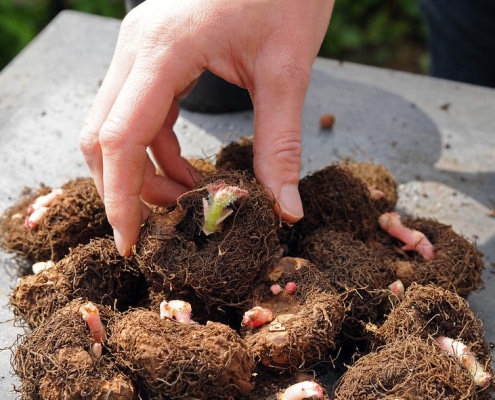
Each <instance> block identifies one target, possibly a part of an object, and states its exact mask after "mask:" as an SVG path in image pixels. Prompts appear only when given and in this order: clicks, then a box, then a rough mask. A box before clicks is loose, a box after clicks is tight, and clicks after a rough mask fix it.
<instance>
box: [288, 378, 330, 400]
mask: <svg viewBox="0 0 495 400" xmlns="http://www.w3.org/2000/svg"><path fill="white" fill-rule="evenodd" d="M311 397H316V398H318V399H321V398H322V397H323V388H322V387H321V386H320V385H319V384H318V383H316V382H311V381H304V382H299V383H296V384H295V385H292V386H289V387H288V388H287V389H285V391H284V394H283V395H282V400H302V399H309V398H311Z"/></svg>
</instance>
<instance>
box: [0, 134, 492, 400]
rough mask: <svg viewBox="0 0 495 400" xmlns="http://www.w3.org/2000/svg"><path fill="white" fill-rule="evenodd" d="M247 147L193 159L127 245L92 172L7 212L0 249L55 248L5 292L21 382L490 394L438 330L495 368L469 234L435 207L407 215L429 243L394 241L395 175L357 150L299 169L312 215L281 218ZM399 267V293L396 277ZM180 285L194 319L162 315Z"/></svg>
mask: <svg viewBox="0 0 495 400" xmlns="http://www.w3.org/2000/svg"><path fill="white" fill-rule="evenodd" d="M252 157H253V153H252V141H250V140H249V139H243V140H242V141H240V142H238V143H232V144H230V145H229V146H227V147H226V148H225V149H223V151H222V152H221V153H220V154H219V155H218V157H217V164H211V163H210V162H209V161H205V162H200V161H201V160H195V161H194V163H195V165H197V166H198V168H199V169H201V171H202V173H203V176H204V179H203V180H201V181H199V182H197V185H196V187H195V188H194V189H193V190H192V191H190V192H188V193H186V194H184V195H183V196H181V197H180V198H179V199H178V200H177V202H176V203H175V204H173V205H171V206H170V207H166V208H153V210H152V213H151V216H150V217H149V218H148V219H147V221H146V222H145V223H144V224H143V227H142V230H141V235H140V238H139V240H138V243H137V245H136V246H135V248H134V252H133V254H132V255H131V256H129V257H126V258H123V257H120V256H119V255H118V253H117V251H116V249H115V245H114V243H113V238H112V237H111V232H109V229H108V223H107V222H106V218H105V216H104V208H103V205H102V203H101V201H100V200H99V198H98V197H97V193H96V190H95V188H94V185H93V184H92V182H91V180H90V179H89V178H82V179H78V180H75V181H73V182H68V183H67V185H65V186H64V188H65V189H64V196H61V197H57V198H56V200H55V201H54V202H53V204H52V205H50V209H49V211H48V212H47V214H45V215H44V216H43V218H42V219H41V220H40V222H39V224H38V225H37V226H36V227H34V228H31V229H29V228H26V227H25V226H24V218H25V216H26V212H27V211H26V210H27V208H28V207H29V205H30V204H32V203H33V202H34V201H36V198H37V197H38V196H40V195H43V194H46V193H49V192H50V190H51V189H50V188H47V187H42V188H41V189H40V190H38V191H35V192H33V193H34V194H32V193H31V194H30V195H29V196H27V197H26V195H23V196H21V197H20V199H19V202H18V204H16V205H14V206H13V207H12V208H11V209H9V210H7V211H6V212H5V213H4V215H3V216H2V219H1V224H2V228H3V229H4V230H3V236H2V242H1V245H2V247H4V248H5V249H6V250H9V251H11V252H14V253H16V254H17V255H18V256H19V258H22V259H24V260H25V259H28V260H30V261H31V262H34V261H39V260H42V261H46V260H48V259H50V260H53V261H55V265H54V266H53V267H52V268H49V269H46V270H44V271H42V272H40V273H38V274H33V273H26V271H22V273H23V274H25V276H23V277H21V279H20V281H19V284H18V286H17V287H16V288H15V289H14V290H13V292H12V296H11V298H10V305H11V307H12V308H13V310H14V312H15V314H16V316H17V318H18V320H19V322H22V323H26V324H27V326H28V331H27V333H26V335H25V336H24V337H23V338H20V339H19V341H18V343H16V344H15V345H14V346H13V354H14V356H13V368H14V371H15V372H16V374H17V375H18V377H19V379H20V381H21V387H20V388H19V391H20V393H21V394H22V395H23V396H24V397H25V398H27V399H41V398H46V399H51V398H61V396H62V397H63V398H67V399H86V398H98V399H99V398H118V399H246V400H254V399H281V398H282V397H281V396H282V395H281V393H283V391H284V390H285V388H287V386H289V385H290V384H292V383H296V382H300V381H301V380H309V381H312V380H315V381H317V382H319V383H320V384H321V385H322V386H323V387H324V391H323V392H324V394H323V398H332V396H335V398H337V399H368V398H369V399H375V398H376V399H378V398H380V399H382V398H383V399H393V398H403V399H413V398H414V399H416V398H424V399H444V398H445V399H458V398H473V399H485V398H489V396H490V395H491V394H492V393H493V391H494V386H493V384H492V382H490V384H489V385H488V386H486V387H482V388H481V387H479V386H476V384H474V383H473V382H474V380H473V377H472V376H471V375H470V373H469V371H468V370H467V369H466V368H465V367H464V366H463V365H462V364H461V363H460V362H459V361H457V360H456V359H455V358H454V357H450V356H448V355H446V353H445V352H444V351H443V350H441V349H439V347H438V346H436V345H435V342H434V338H435V337H436V335H444V336H449V337H451V338H452V339H456V340H462V341H463V343H465V344H466V345H468V346H469V347H470V348H471V350H472V352H473V353H474V354H475V356H476V358H477V359H478V360H479V362H480V363H481V364H482V365H483V366H484V367H485V368H486V369H487V371H488V372H489V373H490V374H492V375H493V371H492V369H491V367H490V361H491V358H490V357H491V356H490V352H489V349H488V345H487V343H486V340H485V338H484V334H483V330H482V326H481V324H480V323H479V321H478V320H477V319H476V318H475V317H474V316H473V314H472V312H471V311H470V309H469V306H468V304H467V303H466V302H465V300H464V298H465V297H466V296H468V295H469V293H471V292H472V291H474V290H476V289H477V288H479V287H480V285H481V284H482V282H481V272H482V270H483V268H484V264H483V262H482V258H481V257H482V255H481V253H480V252H479V251H478V250H477V248H476V245H475V244H474V243H471V242H469V241H468V240H466V239H465V238H463V237H462V236H461V235H459V234H457V233H456V232H454V231H453V230H452V228H451V227H450V226H447V225H444V224H442V223H441V222H439V221H435V220H431V219H424V218H413V217H410V216H407V215H404V216H402V217H403V218H402V221H403V224H404V225H405V226H406V227H408V228H410V229H415V230H418V231H422V232H423V233H424V234H425V235H426V237H427V238H428V239H429V240H430V241H431V243H432V244H433V248H434V251H435V257H434V258H433V259H431V260H426V259H424V258H423V257H422V256H421V255H420V254H419V253H417V252H416V251H412V250H404V249H403V243H402V242H401V241H400V240H398V239H396V238H393V237H391V236H390V235H389V234H388V233H386V232H385V231H383V230H382V229H381V228H380V225H379V223H378V217H379V216H380V215H381V214H382V213H384V212H390V211H394V210H395V205H396V202H397V190H396V182H395V180H394V178H393V176H392V174H391V173H390V172H389V171H387V170H386V169H385V168H384V167H383V166H380V165H374V164H371V163H357V162H354V161H352V160H345V161H343V162H340V163H336V164H333V165H328V166H327V167H325V168H323V169H321V170H319V171H315V172H313V173H312V174H310V175H308V176H306V177H304V178H302V179H301V181H300V192H301V197H302V200H303V205H304V207H305V217H304V218H303V219H302V220H301V221H300V222H298V223H295V224H292V225H290V224H286V223H284V222H282V221H280V220H279V218H278V217H277V216H276V215H275V213H274V211H273V209H274V205H275V204H274V201H273V200H272V198H271V197H270V196H269V195H268V193H267V191H266V190H265V189H264V188H263V187H262V186H260V185H259V184H258V183H257V182H256V180H255V178H254V175H253V168H252V165H253V160H252ZM225 187H230V188H232V187H236V190H237V192H238V193H241V195H240V196H239V197H238V198H236V199H230V200H229V201H227V203H229V204H228V205H225V204H224V205H223V206H222V207H224V208H223V211H222V208H220V209H216V208H215V207H217V205H214V204H216V203H214V201H217V200H215V199H216V197H215V193H217V192H216V191H218V190H220V188H225ZM81 192H82V193H85V194H84V195H81V194H80V193H81ZM88 193H90V194H91V195H89V194H88ZM205 204H206V205H205ZM212 208H213V209H214V211H215V212H217V211H218V212H217V214H218V215H219V216H222V218H223V219H220V220H216V221H215V223H214V225H213V227H214V229H213V231H212V230H211V229H210V228H205V225H204V221H205V217H206V215H210V214H209V210H211V209H212ZM215 215H216V214H215ZM62 220H63V224H62ZM81 224H82V225H81ZM73 225H75V226H77V227H78V229H76V230H74V229H73ZM83 225H84V227H87V228H88V229H87V230H85V229H83V228H82V226H83ZM52 230H55V232H52ZM76 231H77V232H82V231H84V232H85V233H84V235H80V236H77V235H76V234H75V233H74V232H76ZM55 239H57V240H55ZM47 243H49V245H47ZM41 249H43V250H41ZM399 281H400V282H401V283H402V284H403V287H404V290H402V291H401V290H396V289H395V286H390V285H391V284H393V283H394V284H395V283H398V282H399ZM392 287H393V288H394V290H392V289H391V288H392ZM397 287H400V286H397ZM173 300H182V301H186V302H187V303H189V304H190V305H191V308H192V315H191V319H192V321H191V323H187V322H180V321H179V320H178V318H176V317H170V316H165V315H160V310H161V305H162V302H163V301H167V302H171V301H173ZM86 301H91V302H93V303H95V304H96V305H97V307H98V309H99V311H100V315H101V318H102V321H103V324H104V326H106V331H107V337H108V340H107V341H105V342H104V343H103V350H102V354H101V356H98V355H97V353H94V352H93V351H92V349H93V346H94V345H95V340H96V339H94V337H93V336H92V333H91V332H90V331H89V329H88V326H86V324H85V322H84V320H83V319H82V317H81V315H79V314H78V313H77V312H75V311H74V310H77V309H78V307H79V306H80V304H82V302H86ZM255 307H262V308H263V309H267V310H268V311H269V313H268V314H267V315H268V316H269V317H267V318H266V322H265V323H260V326H259V327H252V326H251V325H246V323H245V320H246V319H245V318H246V314H248V313H249V312H250V311H251V310H252V309H253V308H255ZM256 315H257V314H256ZM253 318H254V317H253ZM256 318H257V317H256ZM330 377H331V378H330ZM339 377H340V380H339V381H338V383H337V385H336V386H335V387H334V384H335V383H336V379H337V378H339ZM88 385H90V387H91V390H90V391H88ZM105 396H106V397H105Z"/></svg>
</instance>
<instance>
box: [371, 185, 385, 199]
mask: <svg viewBox="0 0 495 400" xmlns="http://www.w3.org/2000/svg"><path fill="white" fill-rule="evenodd" d="M368 192H369V194H370V197H371V199H373V200H379V199H381V198H382V197H383V196H384V195H385V194H384V193H383V192H382V191H381V190H378V189H377V188H375V187H374V186H368Z"/></svg>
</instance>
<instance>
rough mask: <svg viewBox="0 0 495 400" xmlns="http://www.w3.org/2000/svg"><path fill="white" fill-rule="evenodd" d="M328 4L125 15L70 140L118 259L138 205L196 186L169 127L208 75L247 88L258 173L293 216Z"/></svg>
mask: <svg viewBox="0 0 495 400" xmlns="http://www.w3.org/2000/svg"><path fill="white" fill-rule="evenodd" d="M333 3H334V1H333V0H236V1H232V0H209V1H204V0H167V1H164V0H147V1H146V2H144V3H143V4H141V5H139V6H138V7H136V8H135V9H133V10H132V11H131V12H130V13H129V14H128V15H127V16H126V18H125V19H124V21H123V23H122V26H121V29H120V33H119V38H118V41H117V45H116V49H115V53H114V56H113V59H112V62H111V65H110V67H109V70H108V72H107V75H106V77H105V79H104V81H103V84H102V86H101V88H100V90H99V92H98V94H97V96H96V98H95V100H94V103H93V106H92V108H91V111H90V113H89V116H88V117H87V120H86V123H85V124H84V127H83V129H82V132H81V136H80V147H81V150H82V152H83V154H84V157H85V159H86V162H87V164H88V166H89V168H90V170H91V173H92V175H93V177H94V179H95V184H96V186H97V189H98V192H99V194H100V196H101V197H102V199H103V201H104V203H105V207H106V213H107V217H108V220H109V222H110V224H111V225H112V226H113V228H114V235H115V242H116V245H117V248H118V250H119V252H120V253H121V254H122V255H129V254H130V253H131V247H132V246H133V245H134V244H135V243H136V241H137V238H138V235H139V231H140V226H141V224H142V222H143V220H144V219H145V218H146V217H147V216H148V215H149V209H148V207H146V206H145V204H144V202H143V201H145V202H148V203H151V204H156V205H167V204H170V203H172V202H173V201H175V200H176V199H177V197H178V196H180V195H181V194H183V193H184V192H185V191H187V190H189V189H190V188H192V186H193V184H194V182H195V180H197V179H199V176H198V174H197V173H196V172H195V171H194V170H193V168H192V167H191V166H190V165H189V163H188V162H187V161H186V160H185V159H183V158H182V157H181V156H180V148H179V144H178V141H177V138H176V136H175V134H174V131H173V126H174V123H175V122H176V120H177V117H178V113H179V106H178V99H179V98H180V97H181V96H184V95H185V94H186V93H187V92H188V91H190V89H191V88H192V87H193V85H194V83H195V81H196V80H197V79H198V77H199V76H200V74H201V73H202V72H203V71H204V70H206V69H208V70H210V71H211V72H213V73H214V74H216V75H218V76H220V77H222V78H223V79H225V80H227V81H229V82H231V83H234V84H236V85H238V86H241V87H244V88H246V89H248V91H249V93H250V95H251V98H252V100H253V105H254V115H255V119H254V169H255V173H256V177H257V179H258V180H259V182H260V183H262V184H263V185H265V186H266V188H267V190H268V192H269V193H270V194H271V195H272V196H273V197H274V198H275V199H276V200H277V201H276V203H277V205H276V206H275V207H276V208H275V210H276V212H277V213H278V214H279V215H280V216H281V217H282V218H283V219H285V220H287V221H289V222H295V221H297V220H299V219H300V218H302V216H303V210H302V205H301V199H300V197H299V192H298V188H297V183H298V181H299V171H300V167H301V114H302V109H303V104H304V98H305V95H306V91H307V88H308V84H309V80H310V71H311V66H312V63H313V61H314V59H315V57H316V55H317V53H318V50H319V47H320V45H321V43H322V40H323V38H324V35H325V33H326V30H327V27H328V23H329V20H330V16H331V13H332V8H333ZM212 44H214V45H212ZM147 149H148V150H149V151H150V153H151V154H152V155H153V158H154V161H155V162H156V165H157V166H158V167H160V169H161V170H162V171H163V172H164V175H165V176H159V175H157V174H156V173H155V165H154V164H153V162H152V161H151V158H150V156H149V154H150V153H148V152H147Z"/></svg>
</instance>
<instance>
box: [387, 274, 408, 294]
mask: <svg viewBox="0 0 495 400" xmlns="http://www.w3.org/2000/svg"><path fill="white" fill-rule="evenodd" d="M388 288H389V289H390V291H391V292H392V293H393V294H395V295H396V296H397V297H398V298H400V299H401V298H402V297H404V292H405V288H404V284H403V283H402V281H401V280H400V279H397V280H396V281H395V282H392V283H391V284H390V285H388Z"/></svg>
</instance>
